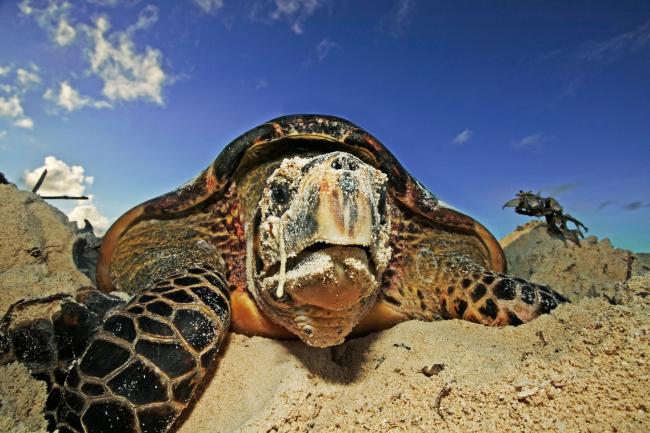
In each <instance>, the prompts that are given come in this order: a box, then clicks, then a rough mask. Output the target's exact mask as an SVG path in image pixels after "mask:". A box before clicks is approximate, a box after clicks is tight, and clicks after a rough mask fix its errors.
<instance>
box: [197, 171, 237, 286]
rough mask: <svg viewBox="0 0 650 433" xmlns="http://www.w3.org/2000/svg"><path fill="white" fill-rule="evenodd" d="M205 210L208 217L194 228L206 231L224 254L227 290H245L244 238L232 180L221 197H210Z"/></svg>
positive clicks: (205, 233)
mask: <svg viewBox="0 0 650 433" xmlns="http://www.w3.org/2000/svg"><path fill="white" fill-rule="evenodd" d="M206 214H207V215H209V218H204V219H202V220H201V221H200V224H199V225H198V226H197V231H199V232H200V233H202V234H203V235H205V236H206V237H207V238H208V239H209V240H210V243H211V244H212V245H213V246H214V247H215V248H216V250H217V251H220V252H221V254H222V255H223V259H224V262H225V266H226V273H225V277H226V280H227V281H228V284H229V290H230V291H231V292H232V291H235V290H245V288H246V265H245V264H246V240H245V233H244V226H243V221H242V218H241V215H240V202H239V197H238V190H237V187H236V185H235V184H234V183H232V184H231V185H230V186H229V187H228V189H227V190H226V193H225V195H224V196H223V197H222V198H219V199H216V200H213V201H212V202H211V203H210V204H209V205H208V206H207V209H206Z"/></svg>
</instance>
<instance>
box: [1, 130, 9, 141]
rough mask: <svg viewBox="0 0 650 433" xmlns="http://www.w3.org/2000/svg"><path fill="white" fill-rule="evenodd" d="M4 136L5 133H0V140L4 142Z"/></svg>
mask: <svg viewBox="0 0 650 433" xmlns="http://www.w3.org/2000/svg"><path fill="white" fill-rule="evenodd" d="M6 136H7V131H0V140H4V138H5V137H6Z"/></svg>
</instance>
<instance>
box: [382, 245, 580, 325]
mask: <svg viewBox="0 0 650 433" xmlns="http://www.w3.org/2000/svg"><path fill="white" fill-rule="evenodd" d="M415 262H416V263H417V268H418V270H419V274H418V275H417V276H416V277H415V278H411V280H410V281H408V280H407V281H408V282H407V283H406V284H410V285H409V286H408V287H400V285H401V284H403V283H404V279H402V278H398V279H397V280H395V281H396V282H395V283H393V287H387V288H385V291H384V294H383V302H384V304H386V305H388V306H390V307H392V310H393V311H395V312H396V313H401V314H403V315H404V316H405V318H410V319H420V320H434V319H463V320H468V321H470V322H475V323H481V324H483V325H488V326H504V325H520V324H522V323H525V322H528V321H530V320H532V319H534V318H535V317H537V316H539V315H541V314H545V313H549V312H550V311H551V310H553V309H554V308H556V307H557V306H558V305H559V304H561V303H564V302H568V299H567V298H565V297H564V296H562V295H561V294H560V293H557V292H555V291H554V290H551V289H550V288H548V287H546V286H541V285H538V284H534V283H531V282H529V281H526V280H523V279H521V278H516V277H511V276H508V275H505V274H502V273H499V272H494V271H491V270H488V269H486V268H484V267H483V266H481V265H478V264H477V263H476V262H475V261H474V260H472V259H471V258H469V257H467V256H465V255H462V254H458V253H442V254H431V253H428V251H427V252H421V253H420V254H418V255H417V257H416V258H415ZM405 274H406V276H407V277H408V275H409V274H410V273H409V272H408V271H407V272H406V273H405Z"/></svg>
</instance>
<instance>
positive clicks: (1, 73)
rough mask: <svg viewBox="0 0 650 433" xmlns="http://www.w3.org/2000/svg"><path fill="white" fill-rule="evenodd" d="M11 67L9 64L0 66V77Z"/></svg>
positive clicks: (9, 70) (6, 73)
mask: <svg viewBox="0 0 650 433" xmlns="http://www.w3.org/2000/svg"><path fill="white" fill-rule="evenodd" d="M12 69H13V67H12V66H11V65H7V66H0V77H4V76H5V75H8V74H9V73H10V72H11V70H12Z"/></svg>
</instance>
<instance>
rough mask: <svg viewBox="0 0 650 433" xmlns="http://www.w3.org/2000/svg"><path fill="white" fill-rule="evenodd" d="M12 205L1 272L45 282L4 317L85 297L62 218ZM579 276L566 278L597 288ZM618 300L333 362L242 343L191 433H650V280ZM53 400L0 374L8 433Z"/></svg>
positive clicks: (462, 327)
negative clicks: (77, 294)
mask: <svg viewBox="0 0 650 433" xmlns="http://www.w3.org/2000/svg"><path fill="white" fill-rule="evenodd" d="M0 188H5V187H4V186H0ZM6 188H10V187H6ZM0 193H3V196H2V198H3V199H4V200H5V201H4V202H12V201H11V200H15V203H16V205H15V206H14V207H11V209H14V208H15V209H17V210H16V211H11V212H8V211H5V208H4V207H3V208H2V215H0V216H1V217H3V218H4V219H5V220H6V221H12V222H11V223H10V224H5V225H4V226H3V227H0V239H6V237H5V236H6V233H8V235H9V236H14V237H12V238H11V239H13V241H12V242H6V243H3V244H2V245H1V246H0V257H2V260H7V258H8V257H9V258H10V257H13V256H14V255H20V257H21V259H20V260H14V259H12V260H14V261H11V262H10V266H8V265H7V262H5V261H0V281H7V280H6V279H5V278H7V277H6V276H5V274H6V273H9V274H11V275H19V274H22V275H24V277H25V278H27V277H28V275H27V273H28V272H30V270H31V269H40V270H39V271H38V272H40V274H38V275H42V276H36V277H34V278H35V279H34V280H33V282H32V283H25V284H22V285H20V284H18V283H19V282H20V281H19V280H18V279H16V277H12V278H14V280H13V281H14V282H15V285H12V284H6V283H4V285H0V311H3V312H4V311H5V310H6V308H7V307H8V305H9V303H11V302H13V301H14V300H16V299H18V298H20V297H25V296H33V295H38V294H43V293H51V292H57V291H61V290H66V291H68V290H74V289H75V288H77V287H78V286H80V285H81V286H82V285H85V284H86V283H87V282H88V280H87V279H85V277H84V276H83V275H82V274H80V273H79V272H78V271H76V270H75V269H74V267H73V266H72V267H71V260H64V259H63V257H61V258H56V257H57V254H59V251H60V254H61V255H62V256H65V255H66V254H68V255H69V254H71V252H70V249H69V246H70V245H72V244H74V242H75V241H74V239H72V240H70V237H72V238H74V231H73V230H71V229H69V226H68V225H67V224H66V223H65V222H64V221H63V220H62V219H61V218H58V217H57V219H52V220H48V221H52V222H51V223H49V225H48V226H47V229H44V228H43V223H42V221H43V220H44V219H45V216H43V215H44V214H45V213H46V212H50V213H52V212H54V213H56V211H52V210H49V211H45V210H43V209H45V208H46V207H47V205H45V204H43V203H42V202H40V200H39V199H37V198H34V196H33V195H31V194H26V193H19V192H16V191H15V189H13V188H12V189H11V190H6V191H5V190H0ZM9 196H11V197H13V196H16V197H13V198H8V197H9ZM12 203H13V202H12ZM39 212H40V213H43V215H41V214H40V213H39ZM8 218H12V219H8ZM56 225H58V226H65V227H68V228H67V229H63V228H61V227H58V228H57V227H54V226H56ZM21 230H22V231H21ZM57 230H58V231H59V232H58V233H60V234H59V236H60V239H59V240H54V239H53V238H51V236H52V233H55V232H57ZM14 232H15V233H19V232H20V233H23V234H21V235H20V236H19V235H18V234H12V233H14ZM522 237H524V238H525V236H520V237H519V240H520V241H525V239H522ZM50 239H52V240H50ZM28 241H29V242H31V243H28ZM546 242H547V241H542V243H540V244H537V243H535V244H534V247H535V248H534V249H531V250H530V251H531V253H534V252H535V251H536V249H537V248H546V246H545V243H546ZM32 244H33V245H40V246H41V248H42V250H44V251H47V252H48V254H46V255H45V258H44V259H43V261H42V262H38V263H32V261H31V260H32V259H30V258H29V257H25V255H24V254H23V253H21V251H23V250H25V249H26V248H31V247H32ZM48 245H49V246H52V245H58V246H57V248H53V247H48ZM5 248H11V249H12V250H11V252H7V250H6V249H5ZM508 248H510V247H508ZM565 248H571V247H565ZM55 251H56V253H55ZM558 251H561V250H557V251H556V253H557V254H559V252H558ZM571 251H572V250H571ZM21 254H22V255H21ZM572 254H579V253H575V252H573V251H572ZM30 257H31V256H30ZM521 257H523V253H522V255H521ZM576 257H578V258H576V261H577V262H579V261H580V260H582V259H583V258H582V256H576ZM55 258H56V260H55ZM608 260H609V259H603V261H604V262H605V263H608ZM50 261H51V262H50ZM541 262H543V261H541ZM54 263H58V264H57V265H56V266H55V265H54ZM522 263H524V261H523V260H522ZM59 264H61V265H60V266H59ZM541 264H542V265H544V263H541ZM72 265H74V263H72ZM579 266H580V263H576V268H574V269H570V270H565V268H561V269H559V271H558V269H556V270H554V272H555V273H557V274H567V273H580V276H581V277H580V278H581V280H579V281H580V282H582V281H586V282H588V281H590V279H595V278H599V276H593V275H590V274H589V273H588V272H589V269H585V268H582V267H579ZM611 266H612V268H614V267H615V265H614V264H612V265H611ZM616 266H617V265H616ZM578 271H579V272H578ZM53 275H60V276H59V277H57V278H54V277H53ZM64 275H65V276H64ZM616 275H619V274H616ZM553 277H554V278H560V277H558V276H555V275H554V276H553ZM565 277H566V278H567V279H566V280H563V281H569V280H568V278H569V277H568V276H566V275H565ZM30 281H31V280H30ZM597 281H600V280H597ZM621 281H622V282H621ZM572 284H573V283H572ZM597 284H600V283H596V286H595V287H596V289H594V290H596V291H597V287H598V286H597ZM608 284H609V282H608ZM581 287H582V286H581ZM569 288H570V287H569ZM564 289H566V287H565V288H564ZM560 290H562V288H560ZM611 290H613V291H614V293H615V294H616V296H615V297H610V299H611V302H610V301H608V300H607V299H606V298H604V297H597V298H593V299H583V300H581V301H579V302H577V303H574V304H571V305H564V306H561V307H560V308H558V309H557V310H555V311H554V312H553V313H552V314H550V315H548V316H544V317H541V318H539V319H536V320H534V321H533V322H531V323H529V324H526V325H523V326H519V327H516V328H515V327H507V328H488V327H484V326H480V325H475V324H472V323H468V322H462V321H457V320H452V321H443V322H434V323H424V322H415V321H412V322H407V323H403V324H401V325H399V326H396V327H394V328H393V329H390V330H387V331H384V332H381V333H376V334H371V335H369V336H367V337H364V338H357V339H353V340H350V341H347V342H346V343H344V344H342V345H340V346H337V347H334V348H330V349H314V348H310V347H307V346H305V345H303V344H301V343H300V342H281V341H274V340H268V339H264V338H258V337H254V338H248V337H244V336H241V335H234V334H233V335H231V336H230V338H229V339H228V342H227V345H226V347H224V356H223V357H222V359H221V360H220V363H219V367H218V370H217V372H216V374H215V376H214V378H213V379H212V381H211V382H210V384H209V386H208V387H207V388H206V390H205V392H204V394H203V396H202V397H201V399H200V400H199V401H198V403H197V404H196V406H195V407H194V410H193V412H192V413H191V415H190V416H189V417H188V419H187V421H186V422H185V424H184V425H183V426H182V427H181V429H180V431H181V432H183V433H190V432H215V433H216V432H219V433H228V432H242V433H249V432H276V433H279V432H328V431H350V432H352V431H354V432H357V431H369V432H411V431H412V432H418V431H423V432H431V431H458V432H473V431H477V432H478V431H512V432H519V431H521V432H531V431H567V432H573V431H584V432H594V431H598V432H601V431H602V432H606V431H611V432H614V431H617V432H640V431H648V430H650V415H649V414H648V411H649V410H650V407H648V398H647V396H648V393H649V392H650V387H649V386H648V383H650V366H649V365H648V362H649V360H650V320H649V319H650V318H649V314H650V275H645V276H638V277H635V276H630V277H628V275H627V274H626V275H624V277H623V278H622V279H621V280H619V282H618V283H617V282H615V281H614V279H612V281H611ZM594 294H595V293H594ZM575 296H577V294H575ZM44 395H45V393H44V387H43V385H42V383H40V382H37V381H35V380H32V379H30V377H29V375H28V373H27V371H26V369H25V368H24V367H22V366H19V365H17V364H11V365H8V366H5V367H1V368H0V431H16V432H42V431H44V421H43V418H42V413H40V412H39V411H38V410H36V408H39V407H42V402H43V399H44Z"/></svg>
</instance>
